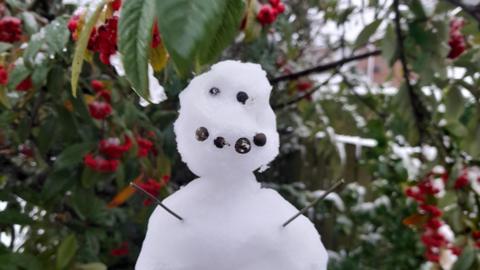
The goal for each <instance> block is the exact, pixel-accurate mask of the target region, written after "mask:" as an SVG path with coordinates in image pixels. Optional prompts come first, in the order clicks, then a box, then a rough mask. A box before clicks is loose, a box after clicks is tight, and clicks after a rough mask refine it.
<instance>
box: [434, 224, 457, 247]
mask: <svg viewBox="0 0 480 270" xmlns="http://www.w3.org/2000/svg"><path fill="white" fill-rule="evenodd" d="M438 233H439V234H440V235H442V236H443V238H445V240H447V241H448V242H450V243H451V242H453V241H454V240H455V234H454V233H453V231H452V228H450V226H449V225H448V224H446V223H445V224H443V225H442V226H440V228H438Z"/></svg>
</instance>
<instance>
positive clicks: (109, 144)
mask: <svg viewBox="0 0 480 270" xmlns="http://www.w3.org/2000/svg"><path fill="white" fill-rule="evenodd" d="M131 146H132V141H131V140H130V137H128V136H125V141H124V143H123V144H121V143H120V139H119V138H108V139H104V140H101V141H100V143H99V151H100V152H101V153H102V154H104V155H105V156H107V157H109V158H112V159H119V158H121V157H122V155H123V153H125V152H127V151H128V150H130V147H131Z"/></svg>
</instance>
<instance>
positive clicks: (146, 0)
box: [119, 0, 155, 99]
mask: <svg viewBox="0 0 480 270" xmlns="http://www.w3.org/2000/svg"><path fill="white" fill-rule="evenodd" d="M154 1H155V0H135V1H124V3H123V8H122V14H121V16H120V22H119V33H120V36H119V50H120V54H121V55H122V61H123V66H124V67H125V73H126V75H127V78H128V80H129V81H130V83H131V84H132V87H133V90H134V91H135V92H136V93H137V94H138V95H140V96H142V97H143V98H145V99H149V90H148V52H149V48H150V43H151V40H152V28H153V24H154V21H155V2H154Z"/></svg>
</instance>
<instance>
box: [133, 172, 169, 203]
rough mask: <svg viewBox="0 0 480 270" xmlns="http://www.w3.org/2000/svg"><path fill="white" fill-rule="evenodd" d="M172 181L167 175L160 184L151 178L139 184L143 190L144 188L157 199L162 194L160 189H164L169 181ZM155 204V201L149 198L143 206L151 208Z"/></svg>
mask: <svg viewBox="0 0 480 270" xmlns="http://www.w3.org/2000/svg"><path fill="white" fill-rule="evenodd" d="M169 180H170V176H168V175H165V176H163V177H162V181H160V182H158V181H156V180H155V179H153V178H149V179H148V180H147V181H146V182H144V183H140V184H138V185H139V186H140V187H141V188H143V189H144V190H145V191H146V192H148V193H150V194H151V195H153V196H154V197H157V196H158V194H159V193H160V189H161V188H162V187H164V186H165V185H166V184H167V183H168V181H169ZM152 203H153V200H152V199H150V198H147V199H145V200H143V205H145V206H149V205H151V204H152Z"/></svg>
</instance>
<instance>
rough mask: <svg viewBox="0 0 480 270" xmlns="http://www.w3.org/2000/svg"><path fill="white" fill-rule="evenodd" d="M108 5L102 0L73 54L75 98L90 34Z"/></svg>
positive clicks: (73, 92)
mask: <svg viewBox="0 0 480 270" xmlns="http://www.w3.org/2000/svg"><path fill="white" fill-rule="evenodd" d="M106 3H107V0H102V2H100V3H99V4H98V6H97V7H96V9H95V11H94V12H93V14H92V15H91V16H90V17H89V18H88V21H87V23H86V24H85V25H84V26H83V28H82V32H81V33H80V37H79V38H78V40H77V45H76V46H75V53H74V54H73V62H72V78H71V87H72V95H73V96H74V97H76V96H77V87H78V79H79V77H80V73H81V72H82V66H83V58H84V56H85V52H86V50H87V45H88V40H89V39H90V33H91V32H92V29H93V27H94V26H95V23H96V22H97V20H98V18H99V17H100V14H101V12H102V10H103V8H104V6H105V5H106Z"/></svg>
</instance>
